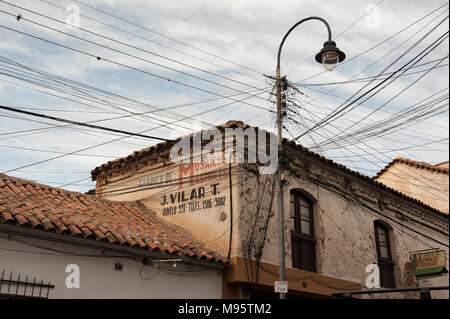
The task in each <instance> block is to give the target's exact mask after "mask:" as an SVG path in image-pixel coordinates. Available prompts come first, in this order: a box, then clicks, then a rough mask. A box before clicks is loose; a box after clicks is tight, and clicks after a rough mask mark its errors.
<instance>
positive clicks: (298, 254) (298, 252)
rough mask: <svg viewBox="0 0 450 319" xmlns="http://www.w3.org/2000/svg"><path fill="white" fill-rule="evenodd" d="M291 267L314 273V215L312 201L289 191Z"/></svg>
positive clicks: (294, 191)
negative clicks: (291, 218) (291, 225)
mask: <svg viewBox="0 0 450 319" xmlns="http://www.w3.org/2000/svg"><path fill="white" fill-rule="evenodd" d="M290 205H291V217H293V218H294V227H293V229H292V232H291V243H292V245H291V246H292V267H294V268H298V269H303V270H307V271H312V272H315V271H316V240H315V238H314V214H313V203H312V201H311V200H310V199H309V198H308V197H306V196H305V195H304V194H302V193H301V192H299V191H296V190H292V191H291V204H290Z"/></svg>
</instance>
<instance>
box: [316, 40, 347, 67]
mask: <svg viewBox="0 0 450 319" xmlns="http://www.w3.org/2000/svg"><path fill="white" fill-rule="evenodd" d="M344 60H345V53H344V52H342V51H341V50H339V48H338V47H336V42H334V41H326V42H325V43H324V44H323V48H322V50H320V52H319V53H317V54H316V61H317V62H319V63H321V64H323V66H324V67H325V69H326V70H327V71H333V70H334V69H335V68H336V66H337V65H338V64H339V63H340V62H342V61H344Z"/></svg>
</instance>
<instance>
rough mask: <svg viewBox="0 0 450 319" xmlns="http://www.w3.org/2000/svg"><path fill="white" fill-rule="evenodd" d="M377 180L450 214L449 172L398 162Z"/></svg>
mask: <svg viewBox="0 0 450 319" xmlns="http://www.w3.org/2000/svg"><path fill="white" fill-rule="evenodd" d="M376 180H377V181H378V182H380V183H383V184H385V185H387V186H389V187H392V188H394V189H396V190H398V191H400V192H402V193H404V194H406V195H408V196H411V197H414V198H417V199H418V200H420V201H422V202H424V203H426V204H428V205H430V206H431V207H435V208H436V209H439V210H440V211H443V212H445V213H447V214H448V212H449V201H448V198H449V192H448V188H449V174H448V172H447V173H443V172H439V171H432V170H430V169H423V168H419V167H414V166H412V165H408V164H406V163H402V162H398V163H394V164H393V165H392V166H391V167H389V168H388V169H387V170H386V171H385V172H383V174H382V175H381V176H379V177H377V178H376Z"/></svg>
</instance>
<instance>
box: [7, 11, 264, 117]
mask: <svg viewBox="0 0 450 319" xmlns="http://www.w3.org/2000/svg"><path fill="white" fill-rule="evenodd" d="M0 11H1V10H0ZM0 28H4V29H7V30H10V31H12V32H15V33H19V34H22V35H25V36H28V37H31V38H34V39H37V40H41V41H43V42H47V43H50V44H53V45H56V46H59V47H62V48H65V49H68V50H71V51H74V52H77V53H80V54H83V55H87V56H90V57H93V58H95V59H97V60H98V61H106V62H108V63H111V64H115V65H118V66H121V67H124V68H127V69H130V70H134V71H137V72H140V73H143V74H146V75H149V76H152V77H156V78H158V79H161V80H165V81H168V82H171V83H175V84H178V85H181V86H185V87H188V88H191V89H194V90H197V91H200V92H204V93H208V94H212V95H215V96H220V97H222V98H226V99H229V100H232V101H234V102H241V103H243V104H245V105H249V106H252V107H255V108H258V109H262V110H266V111H267V109H265V108H263V107H261V106H258V105H255V104H251V103H248V102H242V101H239V100H237V99H234V98H233V97H230V96H226V95H223V94H219V93H215V92H213V91H210V90H207V89H203V88H199V87H196V86H193V85H191V84H187V83H183V82H180V81H177V80H174V79H170V78H166V77H164V76H161V75H157V74H155V73H152V72H149V71H146V70H142V69H139V68H137V67H133V66H129V65H126V64H123V63H120V62H117V61H114V60H111V59H108V58H104V57H99V56H97V55H95V54H92V53H89V52H86V51H83V50H80V49H76V48H73V47H70V46H67V45H64V44H60V43H57V42H54V41H51V40H48V39H44V38H42V37H38V36H35V35H32V34H29V33H26V32H23V31H19V30H16V29H13V28H10V27H7V26H4V25H0ZM237 91H239V90H237ZM240 93H244V94H247V95H249V93H247V92H244V91H240ZM255 96H256V95H250V97H255Z"/></svg>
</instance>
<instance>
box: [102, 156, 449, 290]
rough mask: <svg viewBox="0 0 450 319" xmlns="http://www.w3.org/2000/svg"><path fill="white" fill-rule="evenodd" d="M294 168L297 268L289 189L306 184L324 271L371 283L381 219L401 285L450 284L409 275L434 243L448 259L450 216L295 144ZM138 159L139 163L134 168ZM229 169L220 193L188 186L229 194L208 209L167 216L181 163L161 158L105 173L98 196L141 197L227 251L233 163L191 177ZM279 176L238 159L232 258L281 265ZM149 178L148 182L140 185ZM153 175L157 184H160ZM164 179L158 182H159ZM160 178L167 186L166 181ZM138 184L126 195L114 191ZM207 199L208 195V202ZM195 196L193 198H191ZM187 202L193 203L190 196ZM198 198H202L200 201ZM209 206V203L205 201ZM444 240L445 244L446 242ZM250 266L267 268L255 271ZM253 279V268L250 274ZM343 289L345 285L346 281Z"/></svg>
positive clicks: (288, 224) (287, 176)
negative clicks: (414, 258) (416, 256)
mask: <svg viewBox="0 0 450 319" xmlns="http://www.w3.org/2000/svg"><path fill="white" fill-rule="evenodd" d="M290 152H291V153H289V154H290V159H289V169H286V170H284V173H283V175H284V177H283V178H284V180H286V182H287V183H286V186H285V192H284V196H285V198H284V202H285V236H286V237H285V241H286V265H287V266H288V267H291V266H292V253H291V240H290V237H291V236H290V231H291V228H292V227H293V216H291V215H290V206H289V205H290V201H289V192H290V190H291V189H296V190H300V191H301V192H303V193H304V194H306V195H307V196H308V197H309V198H310V199H311V200H312V201H313V203H314V223H315V225H314V229H315V239H316V240H317V243H316V259H317V260H316V261H317V272H318V273H319V274H323V275H326V276H331V277H335V278H339V279H343V280H348V281H351V282H356V283H360V284H361V285H362V286H364V285H365V279H366V277H367V275H368V274H366V272H365V269H366V266H367V265H369V264H374V263H377V255H376V243H375V235H374V221H375V220H381V221H384V222H385V223H387V224H389V225H390V226H391V228H392V230H391V231H390V237H391V246H392V254H393V261H394V262H395V266H394V272H395V281H396V286H397V287H399V288H400V287H416V286H419V285H448V276H444V277H440V278H434V279H431V280H428V281H420V282H418V281H415V280H414V278H411V277H408V276H407V275H406V274H407V272H409V271H410V270H411V269H410V268H411V264H410V263H411V260H410V254H411V253H412V252H414V251H419V250H423V249H429V248H440V249H443V250H445V251H446V254H447V264H448V247H446V245H445V243H447V246H448V218H446V217H445V216H440V215H438V214H436V213H434V212H433V211H431V210H429V209H427V208H425V207H421V206H419V205H417V204H415V203H412V202H411V201H408V200H406V199H402V198H400V197H399V196H396V195H394V194H393V193H391V192H389V191H386V190H383V189H381V188H379V187H376V186H374V185H373V184H371V183H370V182H368V181H363V180H361V179H359V178H357V177H355V176H354V175H351V174H349V173H347V172H343V171H340V170H339V169H337V168H334V167H331V166H330V165H329V164H326V163H322V162H319V161H318V160H316V159H314V158H312V157H310V156H307V155H305V154H303V153H301V152H298V151H297V150H295V149H291V150H290ZM130 165H131V166H130ZM214 170H216V171H220V170H222V173H223V175H222V176H221V177H217V176H218V175H217V174H216V175H215V176H216V178H217V179H216V180H215V181H213V182H214V183H218V186H217V189H218V190H219V191H220V194H218V193H217V194H213V193H212V190H211V184H212V183H211V180H207V181H204V182H200V183H198V184H195V185H192V186H183V190H185V191H186V192H187V193H189V192H190V191H191V190H192V188H197V189H198V187H199V186H201V187H205V189H209V192H208V191H207V192H206V193H205V194H206V195H205V199H208V198H211V199H213V200H214V198H215V197H218V196H219V197H222V196H224V197H225V205H223V206H213V207H210V208H202V209H200V210H196V211H193V212H184V213H180V212H177V213H175V214H173V215H172V214H169V215H164V214H163V211H164V205H161V201H164V199H163V196H164V195H165V196H166V199H167V198H169V197H167V196H170V194H175V193H177V192H178V191H179V190H180V188H179V185H178V183H175V184H173V183H172V184H168V185H164V183H165V182H166V181H164V177H163V178H160V179H159V182H158V179H157V178H156V177H155V176H168V175H167V173H170V172H172V174H169V175H170V176H171V179H172V181H176V180H177V179H179V178H180V177H182V176H181V175H180V173H177V172H180V167H179V166H177V165H167V164H166V162H160V163H159V164H156V165H153V166H150V165H148V166H145V165H142V164H140V166H137V165H136V166H133V164H128V167H127V170H124V169H122V170H116V171H115V173H113V174H112V173H111V174H109V175H105V174H103V175H102V176H101V178H100V179H99V181H101V182H98V183H97V189H96V193H97V195H98V196H102V197H106V198H108V199H114V200H140V201H142V202H143V203H144V204H145V205H148V207H149V208H151V209H153V210H155V211H156V212H157V213H158V215H159V216H160V217H161V218H163V219H166V220H167V221H169V222H171V223H174V224H176V225H179V226H181V227H183V228H185V229H187V230H189V231H190V232H192V234H193V235H194V236H195V237H196V238H197V239H199V240H200V241H201V242H203V243H207V245H208V246H209V247H210V248H212V249H215V250H217V251H218V252H220V253H221V254H223V255H227V253H228V245H229V234H230V233H229V230H230V220H229V215H230V206H229V203H230V200H231V199H230V197H229V184H230V183H229V181H228V177H229V176H228V173H227V165H219V166H217V167H213V168H211V169H210V170H203V171H202V170H199V171H196V170H194V172H193V173H192V175H191V177H193V178H194V180H195V178H196V176H197V175H199V174H202V173H205V172H206V173H208V172H212V171H214ZM273 178H274V177H273V175H260V174H259V173H258V171H257V169H256V167H254V165H233V172H232V187H233V210H234V216H233V240H232V251H231V257H234V256H239V257H244V258H247V259H253V260H260V261H263V262H266V263H269V264H275V265H277V264H278V224H277V217H276V216H277V210H276V208H277V204H276V203H277V201H276V196H273V190H274V189H273V186H274V184H273ZM145 180H148V181H149V184H148V185H145V187H141V189H140V188H139V187H138V186H139V185H140V184H141V183H142V181H145ZM152 181H153V183H154V185H153V186H155V187H153V188H152ZM155 183H156V184H155ZM158 183H160V184H158ZM117 189H119V190H130V191H129V192H126V191H125V192H123V193H122V194H120V195H118V194H115V193H114V190H117ZM350 198H353V199H356V201H355V200H351V199H350ZM203 200H204V198H201V199H200V202H202V201H203ZM189 201H190V200H189ZM189 201H187V202H189ZM193 201H198V199H194V200H193ZM200 205H203V204H200ZM439 242H440V243H439ZM248 271H250V272H256V271H264V270H261V269H259V270H256V269H253V268H252V269H249V270H248ZM249 277H251V278H253V274H249ZM339 288H342V287H339ZM417 296H418V294H416V293H412V294H398V295H392V294H391V295H389V296H381V295H376V297H377V298H380V297H389V298H392V297H398V298H405V297H417ZM433 296H434V297H448V292H434V293H433Z"/></svg>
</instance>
